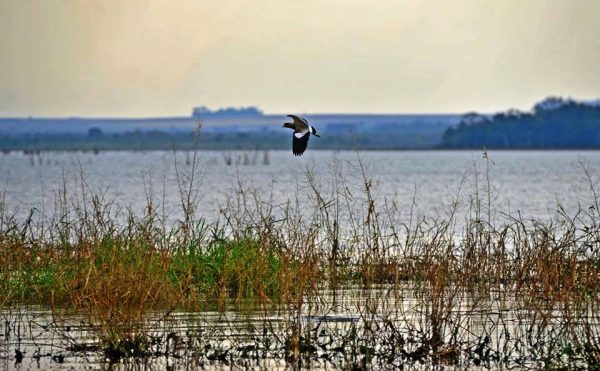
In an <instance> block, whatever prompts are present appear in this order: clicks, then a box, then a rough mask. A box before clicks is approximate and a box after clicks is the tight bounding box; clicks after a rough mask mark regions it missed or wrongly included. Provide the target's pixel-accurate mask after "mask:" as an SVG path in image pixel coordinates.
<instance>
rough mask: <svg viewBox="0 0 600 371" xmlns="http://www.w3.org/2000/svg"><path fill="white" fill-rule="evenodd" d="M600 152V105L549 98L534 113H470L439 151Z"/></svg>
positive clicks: (448, 133) (448, 131) (449, 131)
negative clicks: (479, 149)
mask: <svg viewBox="0 0 600 371" xmlns="http://www.w3.org/2000/svg"><path fill="white" fill-rule="evenodd" d="M484 147H485V148H490V149H575V148H577V149H592V148H600V101H591V102H578V101H575V100H572V99H564V98H559V97H549V98H546V99H544V100H543V101H541V102H539V103H537V104H536V105H535V106H534V107H533V110H532V111H531V112H522V111H518V110H508V111H506V112H500V113H496V114H494V115H491V116H489V115H487V116H486V115H481V114H477V113H468V114H465V115H463V116H462V117H461V120H460V122H459V123H458V125H457V126H455V127H449V128H447V129H446V131H445V132H444V134H443V137H442V140H441V144H440V145H439V147H438V148H465V149H474V148H484Z"/></svg>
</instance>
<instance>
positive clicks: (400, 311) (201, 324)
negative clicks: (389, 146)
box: [0, 158, 600, 368]
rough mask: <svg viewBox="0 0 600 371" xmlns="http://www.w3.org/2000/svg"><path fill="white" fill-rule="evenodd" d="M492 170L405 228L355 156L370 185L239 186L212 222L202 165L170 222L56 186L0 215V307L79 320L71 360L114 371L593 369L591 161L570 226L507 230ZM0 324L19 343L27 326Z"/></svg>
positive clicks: (599, 346)
mask: <svg viewBox="0 0 600 371" xmlns="http://www.w3.org/2000/svg"><path fill="white" fill-rule="evenodd" d="M484 160H485V161H486V162H485V165H486V167H485V169H484V173H483V177H482V174H481V173H478V172H475V173H474V174H472V175H471V176H472V177H474V179H472V180H473V182H472V184H474V187H473V188H472V189H469V190H468V191H469V192H467V195H466V196H464V194H463V190H462V189H461V190H459V192H458V194H457V196H456V198H455V199H454V200H452V201H451V202H450V205H449V206H448V208H447V212H446V214H445V215H443V216H439V217H437V218H428V217H425V216H418V215H415V214H413V213H412V212H411V213H410V217H409V218H408V220H407V219H405V218H404V217H401V216H400V215H401V213H399V210H400V208H406V207H407V205H398V204H397V203H396V202H395V201H394V200H381V199H379V198H378V197H377V184H376V182H374V181H373V180H372V179H370V178H369V177H368V175H367V173H368V171H367V170H366V166H365V165H364V164H363V163H362V161H361V159H360V158H357V161H356V163H355V164H353V165H354V168H355V169H357V170H358V174H359V179H361V181H360V182H358V183H357V182H356V179H357V178H356V177H354V178H353V181H351V182H350V181H348V179H347V178H346V177H347V173H346V172H345V170H344V166H345V165H344V164H343V163H342V162H340V161H338V160H336V159H335V158H334V159H333V160H332V164H331V174H330V177H329V178H328V179H318V178H317V177H315V175H314V174H312V173H311V172H310V171H309V172H307V174H306V178H305V182H306V184H305V185H306V187H308V189H310V190H311V193H310V196H309V197H308V198H306V197H305V195H302V196H300V195H296V196H295V197H296V199H291V200H290V201H289V202H288V203H286V204H283V205H274V204H273V203H270V202H269V201H268V199H267V200H265V199H264V197H263V195H264V192H259V191H257V190H252V189H251V188H249V187H246V185H244V184H242V183H240V184H239V185H238V186H237V189H236V190H235V191H234V193H233V194H232V195H231V197H230V198H229V202H228V204H227V205H223V209H222V216H221V218H220V219H219V220H216V221H213V222H208V221H206V220H204V219H203V218H202V217H201V216H199V215H198V213H197V210H196V208H195V207H194V200H195V199H196V198H195V193H194V192H195V191H196V189H195V188H194V182H193V179H194V176H193V170H194V169H193V166H194V163H195V161H191V165H190V166H191V167H192V168H191V169H190V170H189V171H190V172H185V171H183V169H182V171H181V172H178V174H180V176H181V179H182V180H181V183H180V191H181V194H182V197H181V200H182V203H181V205H182V208H183V209H184V211H185V213H184V217H183V218H182V219H181V220H180V221H179V222H178V223H176V224H175V225H173V226H167V225H166V223H165V220H164V216H162V215H160V213H159V212H158V211H157V210H159V209H160V208H159V207H156V205H155V204H153V202H152V201H151V200H149V201H148V205H147V207H146V208H145V210H146V213H145V214H144V215H142V216H136V215H134V214H133V213H132V212H131V211H129V210H125V209H122V208H120V207H119V206H118V205H116V204H115V203H114V202H112V201H111V200H107V199H105V196H104V195H103V194H94V193H93V192H91V191H90V190H89V189H86V188H85V187H84V186H82V188H81V191H80V192H82V193H83V194H79V195H77V196H76V197H75V198H74V199H75V200H78V202H74V201H73V198H71V199H70V198H69V196H70V195H68V192H67V191H66V189H63V193H62V195H60V197H59V201H60V205H59V207H58V208H57V209H58V210H60V211H61V212H60V213H59V214H58V215H56V216H55V217H53V218H51V219H45V220H43V223H36V219H35V211H34V212H33V213H32V215H31V216H30V218H28V219H27V220H26V221H24V222H18V221H16V220H15V218H14V217H11V216H10V214H9V213H7V211H6V210H3V209H2V217H1V219H0V304H1V305H2V308H4V310H5V313H11V312H10V311H11V309H12V308H22V307H23V306H25V307H30V306H32V305H41V306H50V307H51V308H52V317H53V320H52V322H51V323H53V325H52V326H54V327H52V326H50V325H47V328H55V329H56V331H57V332H59V333H61V334H63V335H64V337H67V335H65V334H66V333H67V331H66V328H67V327H69V328H71V327H73V325H71V324H70V323H71V322H72V321H73V318H76V319H77V323H78V324H79V326H81V327H82V328H84V329H85V330H82V331H83V332H85V336H82V339H87V340H86V341H91V342H90V343H86V342H84V341H80V340H77V339H78V338H77V337H73V336H72V335H69V336H68V338H69V339H72V340H70V346H69V349H70V351H71V352H74V353H77V352H94V351H95V352H96V353H97V352H101V353H102V354H103V356H104V357H106V358H107V359H109V360H111V361H112V362H125V361H126V360H127V359H130V358H144V359H152V358H153V357H154V358H157V357H158V358H160V357H169V356H172V355H177V357H180V359H185V360H187V362H190V364H192V363H193V364H197V363H199V364H203V363H206V364H209V363H210V362H215V363H231V362H242V363H243V362H244V361H248V360H255V361H256V362H258V360H269V359H270V360H273V359H275V360H277V359H281V360H287V362H290V363H292V364H295V365H298V366H310V365H312V364H315V362H316V364H323V363H324V364H332V365H334V366H339V367H356V368H360V367H366V366H368V365H384V364H393V365H397V366H398V365H402V364H406V363H408V364H412V363H424V362H425V363H427V364H430V365H451V366H452V365H455V366H471V365H483V366H492V365H506V366H510V365H533V366H537V367H541V366H544V367H546V366H557V367H560V366H564V365H571V364H575V365H578V366H586V365H587V366H590V365H595V364H597V363H598V362H600V318H599V316H600V314H599V312H598V310H597V308H598V305H599V304H600V264H599V263H598V262H600V256H599V253H600V224H599V221H600V213H599V210H598V198H597V197H596V194H597V193H596V192H597V184H596V182H595V181H594V179H593V177H592V176H591V175H590V174H591V173H590V172H589V170H588V169H587V168H585V167H584V173H585V174H587V179H588V181H589V189H590V192H591V194H592V196H591V197H590V199H589V200H591V201H589V203H590V205H582V207H581V209H580V210H579V212H578V213H576V214H575V215H567V214H566V212H564V211H563V210H561V209H560V208H559V209H558V211H557V213H556V215H555V216H554V217H553V218H551V219H548V220H527V219H524V218H522V217H521V216H519V215H517V216H506V217H505V218H503V219H502V220H500V221H498V220H496V219H495V218H494V217H493V216H492V215H493V214H492V212H491V211H492V209H493V202H492V197H491V196H490V194H491V193H492V189H491V187H490V183H489V162H488V160H487V158H484ZM466 183H467V182H466V180H465V182H464V183H461V185H462V184H466ZM306 187H304V189H306ZM408 207H411V206H410V205H409V206H408ZM177 313H179V314H177ZM181 313H187V314H189V316H190V317H189V318H188V317H186V319H185V320H182V319H181V318H180V317H181ZM5 317H6V321H5V324H4V326H5V333H7V334H10V333H11V332H14V331H15V328H16V327H14V326H15V323H17V322H18V321H16V320H15V319H14V318H12V317H10V315H6V314H5ZM190 318H191V319H190ZM178 321H184V322H185V326H180V327H177V326H175V325H173V323H177V322H178ZM44 326H46V325H44ZM182 328H184V329H185V330H181V329H182ZM40 331H42V330H40ZM44 331H50V330H44ZM9 338H10V336H7V337H6V339H9ZM90 339H91V340H90ZM6 344H7V346H8V344H13V343H11V342H10V341H8V340H6ZM15 349H16V350H17V351H18V352H21V350H20V349H18V348H15ZM12 353H13V352H12V350H11V357H14V359H15V360H19V359H20V360H21V361H22V360H23V358H22V357H23V353H20V354H21V355H20V356H18V354H19V353H15V355H14V356H13V355H12ZM25 356H27V354H25ZM238 364H240V363H238Z"/></svg>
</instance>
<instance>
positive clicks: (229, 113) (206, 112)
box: [192, 106, 263, 119]
mask: <svg viewBox="0 0 600 371" xmlns="http://www.w3.org/2000/svg"><path fill="white" fill-rule="evenodd" d="M262 115H263V111H262V110H261V109H260V108H258V107H255V106H250V107H240V108H236V107H227V108H220V109H217V110H211V109H209V108H208V107H206V106H199V107H194V109H193V110H192V118H194V119H204V118H209V117H260V116H262Z"/></svg>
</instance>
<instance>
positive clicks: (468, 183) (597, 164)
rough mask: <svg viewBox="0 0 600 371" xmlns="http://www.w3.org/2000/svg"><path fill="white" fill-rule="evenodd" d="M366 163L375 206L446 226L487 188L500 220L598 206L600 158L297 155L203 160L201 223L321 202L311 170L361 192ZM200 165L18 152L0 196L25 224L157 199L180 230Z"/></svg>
mask: <svg viewBox="0 0 600 371" xmlns="http://www.w3.org/2000/svg"><path fill="white" fill-rule="evenodd" d="M359 158H360V160H361V162H362V163H363V165H364V168H365V171H366V175H367V177H368V179H372V180H373V182H374V190H375V195H376V198H377V199H378V200H379V201H380V202H385V201H386V200H387V201H388V202H389V201H391V200H392V199H393V200H395V201H396V202H397V204H398V205H400V208H399V209H400V210H401V213H402V214H403V215H401V216H403V217H407V218H408V217H409V213H410V210H411V205H413V200H414V205H415V207H414V208H413V209H414V211H413V212H414V213H419V215H424V216H427V217H443V216H444V214H445V213H446V212H447V209H448V206H449V205H451V201H452V200H453V199H460V200H462V201H464V202H463V204H464V203H468V202H469V200H470V199H472V196H473V195H475V194H476V190H479V193H480V194H479V198H481V199H482V200H484V201H485V203H486V204H487V202H488V198H487V191H488V182H487V180H486V179H489V190H490V191H491V192H490V196H491V197H490V198H489V201H491V205H492V210H493V215H494V220H501V219H502V218H504V217H505V216H504V215H505V214H510V215H516V214H517V213H520V214H521V216H522V217H524V218H538V219H539V218H542V219H547V218H550V217H552V216H553V215H555V214H556V210H557V207H558V205H562V206H563V207H564V208H565V209H566V210H567V211H568V212H570V213H574V212H575V211H576V210H577V208H578V207H579V206H581V207H582V208H583V207H586V208H587V207H589V206H590V205H591V204H592V194H591V192H590V191H589V189H590V188H589V183H588V182H587V180H586V177H585V173H584V171H583V169H582V166H581V162H582V161H583V162H586V163H587V164H588V166H589V170H590V172H591V174H592V176H596V175H597V174H599V172H598V169H600V152H597V151H490V152H488V159H487V160H486V159H485V158H484V156H483V152H482V151H372V152H371V151H366V152H360V153H356V152H353V151H341V152H332V151H310V150H309V151H308V152H307V153H306V154H305V155H304V156H303V157H294V156H292V154H291V153H289V152H288V151H201V152H198V153H197V159H196V164H197V171H196V173H195V176H194V179H193V183H194V185H193V187H192V190H193V192H197V196H198V197H197V201H198V208H197V214H198V215H199V216H203V217H205V218H206V219H208V220H214V219H216V218H217V217H218V216H219V210H220V209H222V208H223V207H224V205H225V204H226V201H227V200H231V199H232V197H231V196H232V195H233V194H235V193H236V192H237V191H239V190H240V189H242V190H245V191H248V192H249V193H252V192H254V193H256V194H258V195H260V197H261V199H262V201H268V202H270V203H273V204H281V203H285V202H286V201H288V200H296V197H297V198H298V200H300V202H301V203H302V202H303V201H302V200H303V199H304V198H306V199H307V203H308V200H309V199H314V194H313V193H314V192H313V191H312V190H311V189H310V188H309V187H308V184H307V181H306V179H307V177H306V174H307V172H308V171H310V172H311V173H312V174H314V175H315V178H316V179H317V181H318V182H319V184H321V185H322V186H323V189H325V188H326V185H327V184H329V183H331V182H332V181H333V180H334V173H335V171H334V170H333V169H334V168H335V169H338V170H339V169H341V170H339V171H338V172H339V173H340V174H341V176H342V177H343V178H344V184H345V185H347V186H348V187H349V188H350V189H355V190H358V191H359V192H360V189H361V188H363V187H362V186H363V182H362V175H361V170H360V168H359V166H358V165H359V163H358V159H359ZM193 160H194V156H193V152H176V153H175V152H173V151H148V152H100V153H97V154H94V153H91V152H88V153H82V152H42V153H40V154H35V155H33V154H23V153H20V152H12V153H9V154H5V155H2V156H0V169H1V171H0V190H1V191H2V192H3V199H4V203H5V210H8V211H9V212H15V213H16V214H17V216H18V217H19V218H22V219H23V218H26V217H27V215H28V214H29V211H30V210H31V209H32V208H35V209H36V213H35V214H34V215H38V216H39V215H42V214H43V215H45V216H46V217H50V216H53V215H55V211H56V204H57V200H58V194H59V190H61V189H63V188H61V185H65V188H64V189H65V190H66V191H67V194H68V195H69V196H70V197H72V198H73V200H75V199H77V197H78V196H81V194H82V191H81V190H82V184H85V187H86V189H87V190H88V191H91V193H98V194H102V195H104V198H105V200H112V201H114V202H115V203H116V204H118V205H120V206H122V207H126V208H130V209H131V210H132V211H133V213H135V214H142V213H143V212H144V210H145V207H146V205H147V200H149V199H152V200H153V203H154V204H155V205H160V208H161V212H163V213H164V216H165V218H166V219H167V220H169V221H175V220H177V219H178V218H180V217H181V212H180V210H181V207H180V205H181V197H180V195H181V193H180V188H179V186H178V179H179V180H180V181H182V180H183V181H184V182H185V180H186V179H187V178H186V176H189V175H190V171H189V170H190V167H191V166H192V162H193ZM334 164H335V165H334ZM178 174H179V176H178ZM82 182H83V183H82ZM353 187H354V188H353ZM236 190H237V191H236Z"/></svg>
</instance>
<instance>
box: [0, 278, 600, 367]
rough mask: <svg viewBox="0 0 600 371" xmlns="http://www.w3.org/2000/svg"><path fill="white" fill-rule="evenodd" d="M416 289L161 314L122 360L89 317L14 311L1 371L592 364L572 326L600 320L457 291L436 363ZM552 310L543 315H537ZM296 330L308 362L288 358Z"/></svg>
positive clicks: (7, 320)
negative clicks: (570, 352)
mask: <svg viewBox="0 0 600 371" xmlns="http://www.w3.org/2000/svg"><path fill="white" fill-rule="evenodd" d="M415 289H416V287H414V286H410V285H407V286H406V287H405V288H400V287H395V288H394V287H392V286H377V287H373V288H372V289H370V290H367V291H364V290H361V289H356V288H347V289H341V290H339V291H337V292H336V293H335V299H334V294H333V293H332V292H331V291H323V292H322V293H321V294H320V300H318V301H316V302H315V301H313V302H312V303H309V302H307V303H305V304H304V305H303V306H302V307H301V309H300V310H299V311H298V310H297V309H293V308H288V309H286V310H269V309H263V310H258V309H257V310H240V311H237V312H227V311H226V312H223V313H219V312H212V311H208V312H199V313H185V312H173V313H170V314H169V315H168V316H165V314H164V313H156V314H154V315H150V317H149V318H148V319H147V321H146V323H147V324H148V325H147V326H146V328H145V330H144V331H145V333H146V334H147V335H148V339H149V341H150V342H149V345H148V348H147V349H146V350H145V353H144V354H143V355H133V356H124V357H122V358H119V359H111V356H110V354H109V353H107V352H105V350H104V348H103V345H102V344H101V343H100V341H99V339H98V336H97V335H98V333H99V331H98V330H97V329H98V328H100V327H97V328H96V327H94V325H91V324H90V323H89V320H87V319H86V318H85V317H84V316H74V315H61V316H56V315H54V314H52V312H51V311H50V309H49V308H40V307H13V308H8V309H4V310H2V311H0V317H1V318H2V323H0V329H1V330H2V331H1V334H0V365H2V366H1V367H2V368H3V369H59V368H60V369H63V368H88V369H105V368H107V367H110V368H117V369H131V368H132V367H133V368H167V367H169V368H171V369H190V368H198V367H207V368H219V369H221V368H227V367H232V366H233V367H237V368H239V367H241V368H247V367H255V368H257V369H274V368H276V369H293V368H294V367H297V366H301V367H307V368H308V367H310V368H314V369H325V368H326V369H345V368H347V367H348V366H351V365H353V364H354V365H360V363H361V362H363V360H364V359H365V357H366V359H367V360H368V362H367V363H368V364H370V365H372V366H374V367H376V368H379V367H384V366H389V367H401V366H403V365H406V366H410V367H416V368H421V369H429V368H431V367H432V366H435V365H438V366H439V365H442V366H447V367H450V368H453V367H456V368H457V369H462V368H464V367H474V366H484V367H486V368H489V367H509V368H511V367H533V368H540V367H543V366H544V365H545V364H547V363H545V362H548V361H549V360H552V364H554V365H557V364H570V365H571V366H576V365H580V366H581V365H582V366H585V364H586V363H585V360H584V359H582V358H581V357H580V356H578V357H573V358H568V357H566V356H561V352H562V351H563V349H564V348H565V347H567V346H573V343H572V341H573V340H572V339H571V338H569V336H568V335H567V333H568V331H565V330H566V329H567V327H568V326H566V325H567V324H569V326H579V323H580V322H579V321H585V323H587V327H586V326H582V329H583V328H586V329H587V330H588V331H592V336H596V335H597V332H598V329H599V328H600V326H599V322H598V316H597V314H595V313H590V315H589V316H586V315H585V314H581V313H579V314H578V315H579V316H581V317H579V318H580V319H579V320H577V319H575V320H574V319H573V318H569V319H567V318H566V316H565V315H564V313H563V312H561V311H560V310H559V309H558V307H556V308H555V310H549V311H548V312H547V313H546V312H545V311H544V310H540V308H535V309H533V308H529V307H528V306H524V305H523V303H521V302H520V301H517V300H514V299H511V298H508V297H506V296H505V295H504V294H503V292H502V291H497V292H491V293H489V295H484V296H478V297H475V296H474V295H473V294H468V293H466V292H462V293H461V291H460V290H459V291H455V292H454V293H453V294H452V295H453V299H452V303H453V306H452V307H451V311H449V312H447V313H445V314H444V315H443V317H440V319H441V322H440V327H439V329H440V331H441V335H442V340H443V344H444V345H442V347H441V350H440V351H439V353H437V355H436V356H434V353H433V352H432V350H431V347H430V346H429V345H427V344H428V339H431V336H432V332H431V331H432V326H433V325H432V322H431V319H430V316H431V310H432V307H431V303H430V302H429V300H428V299H427V294H426V292H427V290H425V291H424V292H422V293H421V292H420V291H419V289H416V290H415ZM450 291H452V289H450ZM450 291H449V292H448V294H450ZM423 294H425V295H424V296H423ZM457 294H458V295H457ZM544 313H546V314H547V315H546V316H544V318H539V317H537V316H539V315H540V314H544ZM570 315H573V313H570ZM296 329H299V331H298V333H299V336H300V337H299V339H300V340H299V341H300V344H301V345H300V359H301V362H300V363H294V362H293V361H291V360H290V355H291V354H292V353H293V350H292V349H291V348H293V346H292V345H291V344H292V340H293V339H294V335H293V334H294V333H295V330H296ZM582 338H583V337H582ZM17 352H19V353H20V354H21V355H22V357H21V358H19V357H17Z"/></svg>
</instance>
